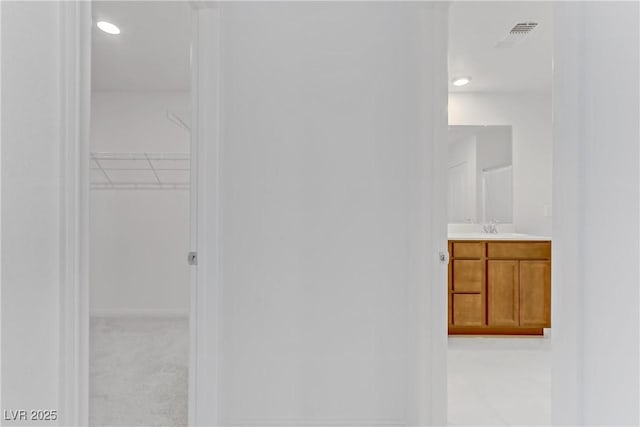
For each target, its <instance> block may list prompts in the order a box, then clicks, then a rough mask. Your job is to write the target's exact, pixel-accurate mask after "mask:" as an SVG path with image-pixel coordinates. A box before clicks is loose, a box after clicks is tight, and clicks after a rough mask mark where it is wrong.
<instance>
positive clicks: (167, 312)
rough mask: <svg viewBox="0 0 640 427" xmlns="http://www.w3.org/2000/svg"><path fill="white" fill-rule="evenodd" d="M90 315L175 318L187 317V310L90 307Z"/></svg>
mask: <svg viewBox="0 0 640 427" xmlns="http://www.w3.org/2000/svg"><path fill="white" fill-rule="evenodd" d="M90 317H138V318H153V317H175V318H181V317H184V318H188V317H189V310H181V309H161V310H154V309H135V308H134V309H92V310H91V311H90Z"/></svg>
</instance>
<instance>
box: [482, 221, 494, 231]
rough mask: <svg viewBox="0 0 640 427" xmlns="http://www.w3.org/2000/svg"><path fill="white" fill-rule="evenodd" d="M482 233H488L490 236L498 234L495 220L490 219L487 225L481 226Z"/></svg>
mask: <svg viewBox="0 0 640 427" xmlns="http://www.w3.org/2000/svg"><path fill="white" fill-rule="evenodd" d="M482 232H483V233H490V234H497V233H498V221H497V220H495V219H492V220H491V221H489V222H488V223H485V224H482Z"/></svg>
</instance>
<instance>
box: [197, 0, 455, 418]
mask: <svg viewBox="0 0 640 427" xmlns="http://www.w3.org/2000/svg"><path fill="white" fill-rule="evenodd" d="M443 22H444V23H446V13H440V12H439V9H438V6H434V5H423V4H415V3H413V4H412V3H393V4H392V3H342V2H341V3H304V4H303V3H269V4H263V3H259V2H258V3H225V4H224V5H223V6H222V12H221V25H220V27H221V34H220V38H219V40H220V43H221V49H222V52H221V66H220V70H219V71H220V73H221V74H220V76H219V78H218V76H215V78H214V79H212V80H213V81H214V82H215V81H221V82H223V87H222V88H223V91H222V97H221V102H220V109H221V117H222V119H223V120H222V123H223V126H222V128H221V134H220V140H221V144H222V146H221V151H220V165H221V166H220V167H221V170H220V179H221V180H220V189H221V193H220V209H221V217H220V218H217V217H208V218H207V221H208V227H207V228H208V229H215V226H216V225H217V223H218V222H217V221H220V233H221V237H220V240H218V242H219V245H220V248H219V252H218V253H219V254H220V258H219V266H220V267H219V268H220V270H219V272H218V270H217V269H216V271H215V273H218V274H217V275H216V276H214V277H212V278H211V279H210V280H211V282H209V283H208V285H209V286H210V287H207V288H206V293H208V294H209V295H211V297H210V298H212V299H213V300H214V301H213V302H214V304H216V303H217V304H219V305H218V306H216V305H213V304H212V305H210V306H209V309H210V310H215V309H216V307H219V308H220V318H221V320H220V322H221V323H220V324H219V325H220V327H219V328H218V329H219V335H218V336H217V339H215V338H213V339H212V343H214V344H213V345H216V346H217V347H216V349H217V350H218V351H217V352H215V356H214V355H211V356H210V358H209V359H214V360H219V363H220V365H219V366H217V369H216V370H209V371H207V373H208V374H209V376H207V377H204V378H203V381H210V382H211V381H215V380H216V379H219V382H218V383H216V384H217V387H216V389H215V390H216V391H215V395H211V400H209V401H208V402H206V403H207V405H208V406H210V407H213V408H218V409H219V411H220V417H221V418H220V421H219V422H220V425H231V424H234V425H235V424H237V425H256V426H260V425H264V426H266V425H323V426H324V425H359V426H365V425H395V426H401V425H428V424H429V421H430V420H431V419H432V417H433V419H434V420H435V421H436V422H440V423H442V422H443V421H444V420H443V419H442V418H441V414H442V410H443V408H446V404H443V401H444V399H445V396H446V392H445V384H444V383H443V382H440V381H441V379H443V377H442V376H441V373H443V372H444V371H446V370H445V369H437V370H432V369H431V367H430V366H431V365H430V364H429V363H430V362H431V361H432V360H433V359H432V357H434V358H436V359H437V361H438V364H437V365H435V366H438V367H440V368H444V366H445V363H446V362H445V361H444V360H443V359H444V357H443V356H444V354H445V351H444V350H445V345H446V323H445V322H446V315H445V311H446V286H444V284H445V274H446V266H445V264H437V250H435V246H436V243H437V244H439V248H440V249H441V250H445V249H446V238H445V235H444V225H445V216H444V206H443V205H444V197H437V202H434V200H435V199H434V198H435V197H436V196H435V195H434V194H439V192H440V191H441V192H442V195H444V189H442V186H441V184H444V179H442V180H439V182H437V183H436V182H434V179H435V178H434V177H436V176H438V175H437V174H436V173H435V170H438V169H437V166H436V164H437V165H439V167H441V168H442V175H443V176H444V171H445V165H446V161H445V157H444V156H445V155H446V154H445V153H446V147H445V146H444V144H445V140H446V133H445V130H446V121H445V111H446V108H445V107H446V71H445V65H446V56H445V55H446V49H445V46H446V24H442V23H443ZM249 29H250V30H249ZM438 83H440V84H438ZM217 94H218V92H216V95H217ZM211 123H213V124H215V123H216V122H215V119H214V118H211ZM214 135H215V133H214ZM438 144H442V147H441V148H438ZM434 152H435V153H438V155H437V156H436V155H434ZM440 155H442V157H439V156H440ZM436 184H437V185H436ZM436 187H437V190H436V189H435V188H436ZM434 204H435V206H437V207H436V208H434ZM439 210H440V212H439ZM432 211H433V213H432V214H431V215H429V213H428V212H432ZM440 213H442V215H440ZM429 254H430V255H432V256H430V255H429ZM214 262H215V261H214ZM215 265H216V264H211V266H212V267H213V266H215ZM440 272H441V273H442V274H441V275H440V274H438V277H439V278H441V279H442V280H441V281H437V280H433V278H434V275H436V273H440ZM213 273H214V272H212V274H213ZM215 279H218V280H219V281H220V282H218V281H217V280H215ZM216 283H219V286H220V288H216V287H214V285H215V284H216ZM220 298H222V301H220ZM434 299H437V304H436V305H437V306H438V307H439V309H441V311H436V312H435V313H434V312H431V309H430V308H429V307H430V304H431V303H432V301H433V300H434ZM431 322H434V323H435V325H436V327H438V326H439V328H438V331H439V332H438V333H434V334H431V333H430V332H429V330H430V329H429V328H430V325H431ZM420 331H422V332H420ZM427 349H428V350H427ZM431 349H436V351H435V353H436V354H432V352H431V351H430V350H431ZM437 350H440V351H437ZM218 358H219V359H218ZM439 363H442V364H439ZM199 366H200V365H199ZM211 375H213V376H211ZM434 384H435V385H434ZM431 387H438V391H439V393H437V395H431V394H430V391H431ZM440 387H441V388H440ZM216 397H218V399H219V400H216ZM434 414H437V415H434ZM214 417H215V415H214ZM209 424H213V422H212V421H211V420H209Z"/></svg>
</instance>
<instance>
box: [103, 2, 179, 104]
mask: <svg viewBox="0 0 640 427" xmlns="http://www.w3.org/2000/svg"><path fill="white" fill-rule="evenodd" d="M98 21H109V22H111V23H113V24H115V25H117V26H118V27H120V30H121V33H120V35H109V34H106V33H104V32H102V31H100V30H99V29H97V28H96V26H95V23H96V22H98ZM93 22H94V26H93V34H92V36H93V52H92V64H91V67H92V86H93V90H100V91H119V90H123V91H124V90H136V91H137V90H140V91H146V90H148V91H156V90H163V91H187V90H189V82H190V71H189V70H190V66H189V57H190V40H191V6H190V5H189V2H186V1H182V2H180V1H177V2H174V1H171V2H168V1H128V2H127V1H123V2H120V1H99V2H94V3H93Z"/></svg>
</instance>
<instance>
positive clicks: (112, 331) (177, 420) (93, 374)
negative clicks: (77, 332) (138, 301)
mask: <svg viewBox="0 0 640 427" xmlns="http://www.w3.org/2000/svg"><path fill="white" fill-rule="evenodd" d="M188 354H189V331H188V321H187V319H176V318H173V319H145V318H95V319H92V321H91V357H90V366H89V371H90V377H89V390H90V396H89V422H90V424H91V425H92V426H185V425H186V424H187V378H188V374H187V366H188Z"/></svg>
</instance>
